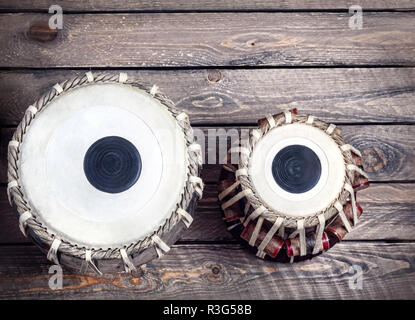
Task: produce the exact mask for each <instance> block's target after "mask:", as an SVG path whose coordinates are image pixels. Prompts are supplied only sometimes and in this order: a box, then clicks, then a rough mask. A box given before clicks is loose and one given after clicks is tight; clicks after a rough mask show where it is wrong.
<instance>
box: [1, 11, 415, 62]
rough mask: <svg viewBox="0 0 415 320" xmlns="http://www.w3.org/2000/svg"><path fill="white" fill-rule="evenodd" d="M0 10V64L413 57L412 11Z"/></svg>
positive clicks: (414, 59)
mask: <svg viewBox="0 0 415 320" xmlns="http://www.w3.org/2000/svg"><path fill="white" fill-rule="evenodd" d="M49 18H50V15H48V14H1V15H0V25H1V26H2V27H1V28H0V67H36V68H47V67H70V68H75V67H96V66H99V67H120V66H123V67H184V66H186V67H190V66H322V65H324V66H336V65H361V66H364V65H406V66H413V65H414V63H415V55H414V49H415V12H372V13H369V12H367V13H365V15H364V19H363V21H364V28H362V29H361V30H351V29H350V28H349V18H350V15H349V14H348V13H315V12H312V13H306V12H302V13H177V14H175V13H172V14H163V13H161V14H159V13H155V14H66V15H65V17H64V28H63V29H61V30H58V31H56V30H49V29H48V27H47V24H48V20H49Z"/></svg>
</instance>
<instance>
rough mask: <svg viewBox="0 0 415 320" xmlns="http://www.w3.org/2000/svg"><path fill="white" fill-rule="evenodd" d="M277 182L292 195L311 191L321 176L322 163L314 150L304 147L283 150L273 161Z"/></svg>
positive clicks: (273, 170)
mask: <svg viewBox="0 0 415 320" xmlns="http://www.w3.org/2000/svg"><path fill="white" fill-rule="evenodd" d="M272 175H273V176H274V179H275V182H276V183H277V184H278V185H279V186H280V187H281V188H282V189H284V190H285V191H287V192H290V193H303V192H307V191H309V190H311V189H312V188H313V187H314V186H315V185H316V184H317V183H318V181H319V179H320V176H321V163H320V160H319V158H318V157H317V155H316V154H315V153H314V151H313V150H311V149H310V148H307V147H306V146H302V145H291V146H287V147H285V148H283V149H281V150H280V151H279V152H278V153H277V155H276V156H275V157H274V160H273V161H272Z"/></svg>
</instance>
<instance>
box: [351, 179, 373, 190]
mask: <svg viewBox="0 0 415 320" xmlns="http://www.w3.org/2000/svg"><path fill="white" fill-rule="evenodd" d="M369 185H370V183H369V181H367V182H364V183H360V184H358V185H355V186H353V189H355V190H356V189H360V188H367V187H369Z"/></svg>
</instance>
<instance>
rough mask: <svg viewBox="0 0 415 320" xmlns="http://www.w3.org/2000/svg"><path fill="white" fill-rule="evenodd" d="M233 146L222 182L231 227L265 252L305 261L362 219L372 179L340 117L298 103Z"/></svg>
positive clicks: (262, 122)
mask: <svg viewBox="0 0 415 320" xmlns="http://www.w3.org/2000/svg"><path fill="white" fill-rule="evenodd" d="M258 124H259V127H258V129H254V130H252V131H251V133H250V136H249V138H248V139H247V141H245V142H243V143H241V145H240V146H239V147H234V148H231V149H230V150H229V152H228V157H229V158H231V157H230V155H231V153H232V152H237V153H239V163H238V164H235V165H234V164H226V165H224V167H223V170H222V174H221V181H220V183H219V186H218V187H219V200H220V202H221V204H222V210H223V212H224V216H225V221H226V223H227V224H228V229H229V230H231V231H232V233H233V234H234V235H236V236H237V237H240V238H242V239H243V240H244V241H245V242H247V243H249V245H250V246H252V247H254V248H256V250H257V252H256V253H257V256H258V257H261V258H265V257H268V258H270V259H275V260H278V261H291V262H293V261H297V260H302V259H304V258H310V257H312V256H314V255H317V254H319V253H321V252H323V251H325V250H328V249H329V248H330V247H332V246H333V245H334V244H335V243H336V242H338V241H340V240H341V239H342V238H343V237H344V236H345V235H346V234H347V233H348V232H349V231H350V230H351V228H352V227H353V226H355V225H356V223H357V222H358V219H359V217H360V215H361V213H362V209H361V207H360V206H359V204H358V203H357V202H356V192H357V191H358V190H360V189H363V188H366V187H367V186H368V185H369V182H368V179H367V175H366V174H365V173H364V172H363V170H362V162H361V154H360V152H359V151H358V150H356V149H355V148H354V147H352V146H351V145H349V144H346V143H345V142H344V141H343V139H342V138H341V136H340V130H339V129H338V128H336V126H335V125H332V124H330V125H329V124H327V123H325V122H323V121H321V120H318V119H315V118H314V117H312V116H306V115H298V114H297V111H296V110H292V111H287V112H283V113H280V114H277V115H274V116H268V117H267V118H265V119H262V120H259V121H258Z"/></svg>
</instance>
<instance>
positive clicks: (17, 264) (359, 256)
mask: <svg viewBox="0 0 415 320" xmlns="http://www.w3.org/2000/svg"><path fill="white" fill-rule="evenodd" d="M414 254H415V244H414V243H402V244H389V243H382V242H380V243H370V242H364V243H362V242H357V243H350V242H349V243H344V242H343V243H341V244H338V245H337V246H336V247H334V248H333V249H332V250H330V251H328V252H326V253H324V254H323V255H321V256H319V257H316V258H314V259H313V260H311V261H306V262H301V263H296V264H279V263H275V262H270V261H263V260H260V259H258V258H256V257H255V256H254V255H253V254H251V253H250V252H248V251H246V250H244V249H243V248H241V247H240V246H239V245H176V246H174V247H173V248H172V250H171V251H170V252H169V254H168V255H165V256H163V257H162V258H161V259H159V260H155V261H153V262H150V263H148V264H147V266H146V267H145V272H144V274H143V275H142V276H140V277H137V278H133V277H131V276H129V275H125V274H122V275H117V274H113V275H107V276H102V277H99V276H95V275H90V276H88V275H79V274H74V273H69V272H64V276H63V289H61V290H56V291H53V290H51V289H49V286H48V281H49V277H50V275H49V274H48V268H49V266H50V263H49V262H48V261H47V260H46V258H45V257H44V256H43V255H42V254H40V253H39V251H38V249H37V248H35V247H31V246H1V247H0V297H1V298H8V299H15V298H18V299H30V298H36V299H39V298H43V299H98V298H99V299H106V298H107V299H114V298H117V299H186V298H189V297H192V299H215V300H216V299H226V298H227V299H229V298H230V297H231V298H232V299H414V298H415V285H414V283H415V272H414V270H415V266H414V258H415V256H414ZM353 265H355V266H358V267H360V268H361V270H362V276H363V278H362V281H363V282H362V289H361V290H359V289H351V288H350V286H349V282H350V281H353V279H352V277H353V273H350V268H351V267H352V266H353Z"/></svg>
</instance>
